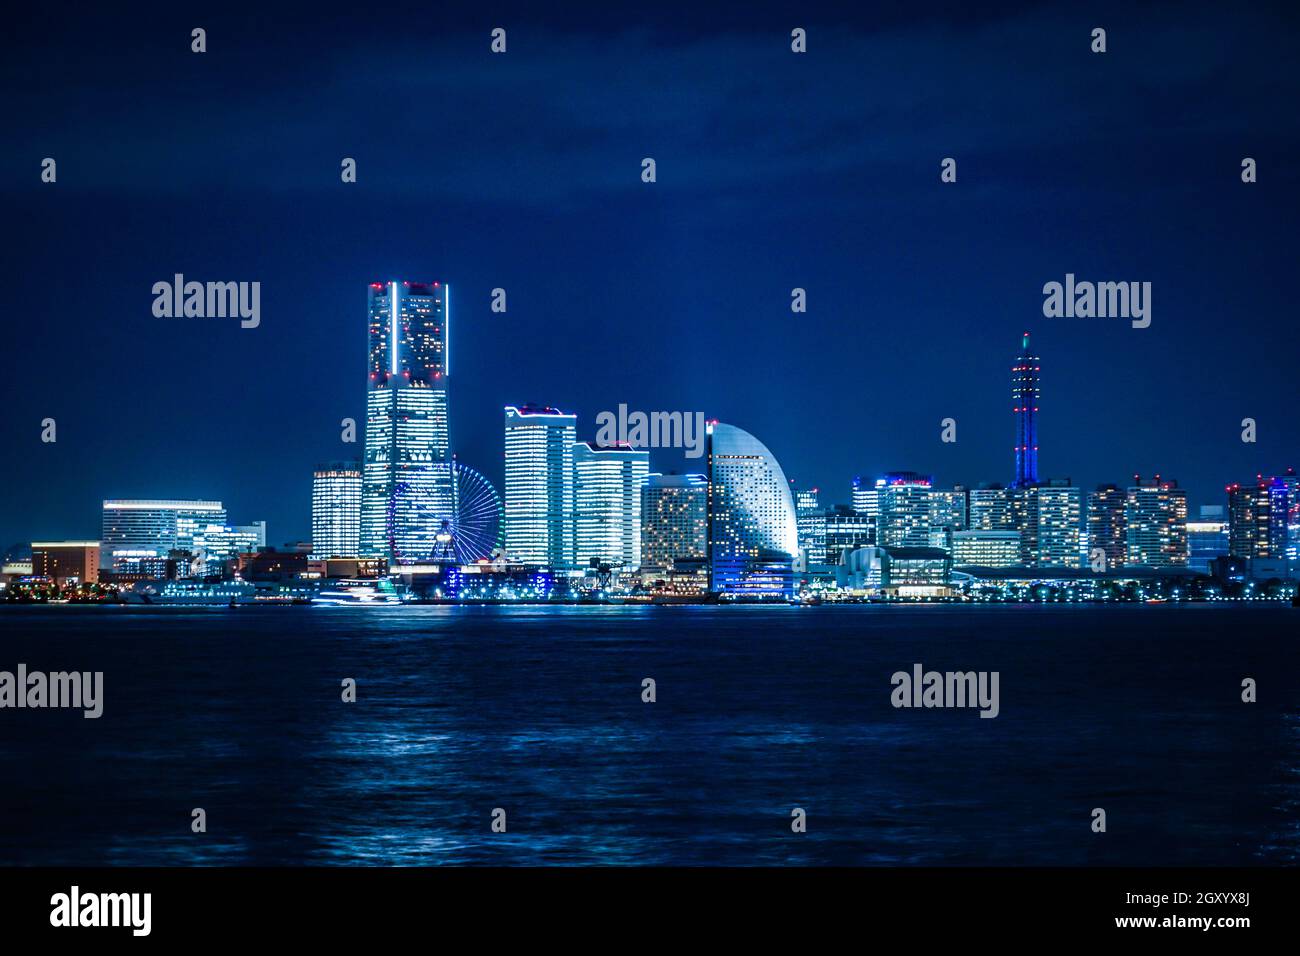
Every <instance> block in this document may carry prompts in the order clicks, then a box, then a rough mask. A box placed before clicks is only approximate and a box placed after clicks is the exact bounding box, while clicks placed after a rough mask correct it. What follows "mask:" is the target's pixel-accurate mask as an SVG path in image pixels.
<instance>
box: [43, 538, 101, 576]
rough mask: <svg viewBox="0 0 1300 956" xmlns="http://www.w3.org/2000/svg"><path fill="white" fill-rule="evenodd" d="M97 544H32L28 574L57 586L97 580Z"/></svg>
mask: <svg viewBox="0 0 1300 956" xmlns="http://www.w3.org/2000/svg"><path fill="white" fill-rule="evenodd" d="M99 564H100V542H98V541H33V542H32V574H34V575H36V576H37V577H42V578H49V579H50V580H51V581H52V582H54V584H55V585H56V586H57V587H64V586H65V585H70V584H71V585H75V584H96V583H98V581H99Z"/></svg>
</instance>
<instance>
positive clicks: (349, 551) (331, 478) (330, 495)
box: [311, 461, 361, 558]
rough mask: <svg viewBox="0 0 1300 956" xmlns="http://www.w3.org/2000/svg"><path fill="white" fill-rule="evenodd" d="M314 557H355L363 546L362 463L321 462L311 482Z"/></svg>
mask: <svg viewBox="0 0 1300 956" xmlns="http://www.w3.org/2000/svg"><path fill="white" fill-rule="evenodd" d="M311 545H312V548H311V550H312V557H313V558H355V557H357V555H359V554H360V553H361V552H360V547H361V463H360V462H355V461H341V462H331V463H329V464H324V465H318V466H317V467H316V470H315V472H314V474H313V475H312V483H311Z"/></svg>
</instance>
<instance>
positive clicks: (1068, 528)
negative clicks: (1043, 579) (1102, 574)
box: [1034, 478, 1185, 568]
mask: <svg viewBox="0 0 1300 956" xmlns="http://www.w3.org/2000/svg"><path fill="white" fill-rule="evenodd" d="M1034 493H1035V498H1036V499H1037V500H1036V502H1035V504H1036V507H1037V518H1038V522H1037V529H1038V555H1037V561H1036V562H1035V564H1036V566H1037V567H1040V568H1077V567H1078V566H1079V551H1080V542H1079V536H1080V533H1081V531H1082V528H1083V525H1082V515H1081V512H1082V510H1083V501H1082V494H1081V492H1080V491H1079V489H1078V488H1077V487H1075V486H1074V485H1072V484H1071V483H1070V479H1068V478H1064V479H1060V478H1057V479H1052V480H1051V481H1048V482H1047V483H1046V484H1041V485H1039V486H1038V487H1037V488H1035V489H1034ZM1184 516H1185V515H1184Z"/></svg>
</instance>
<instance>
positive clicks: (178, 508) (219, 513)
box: [100, 498, 226, 568]
mask: <svg viewBox="0 0 1300 956" xmlns="http://www.w3.org/2000/svg"><path fill="white" fill-rule="evenodd" d="M225 523H226V509H225V507H224V506H223V505H222V504H221V502H220V501H201V500H200V501H187V500H179V499H170V498H168V499H159V498H148V499H142V498H110V499H108V500H105V501H104V503H103V523H102V526H101V529H100V560H101V561H103V562H104V567H105V568H111V567H112V566H113V555H114V553H116V552H118V551H152V552H154V553H155V554H157V555H160V556H162V557H166V556H167V555H168V554H170V553H171V552H172V551H188V552H189V553H191V554H197V553H198V552H199V551H200V550H201V545H202V539H203V535H204V532H205V531H206V530H207V528H208V527H209V526H211V525H217V526H224V525H225Z"/></svg>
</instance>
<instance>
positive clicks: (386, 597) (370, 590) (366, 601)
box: [312, 578, 403, 607]
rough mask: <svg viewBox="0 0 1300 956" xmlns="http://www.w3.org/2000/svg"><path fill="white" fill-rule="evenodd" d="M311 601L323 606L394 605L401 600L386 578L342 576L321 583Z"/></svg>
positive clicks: (394, 587)
mask: <svg viewBox="0 0 1300 956" xmlns="http://www.w3.org/2000/svg"><path fill="white" fill-rule="evenodd" d="M312 603H313V604H318V605H322V606H324V607H395V606H399V605H401V604H402V603H403V602H402V595H401V593H400V592H399V591H398V590H397V587H396V586H395V585H394V584H393V582H392V581H390V580H389V579H388V578H343V579H341V580H338V581H330V582H328V583H327V584H322V585H321V588H320V590H319V591H317V592H316V598H315V600H314V601H313V602H312Z"/></svg>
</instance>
